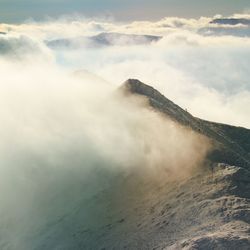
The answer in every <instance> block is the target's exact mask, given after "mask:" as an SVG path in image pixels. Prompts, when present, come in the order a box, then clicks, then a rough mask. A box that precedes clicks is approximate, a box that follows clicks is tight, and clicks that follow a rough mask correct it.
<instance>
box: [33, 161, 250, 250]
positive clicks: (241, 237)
mask: <svg viewBox="0 0 250 250" xmlns="http://www.w3.org/2000/svg"><path fill="white" fill-rule="evenodd" d="M120 180H121V182H119V183H117V184H114V183H113V185H114V186H112V187H111V186H110V187H109V188H108V189H105V190H103V191H102V192H99V193H98V194H96V195H95V196H94V197H91V198H90V199H87V200H84V199H83V200H82V201H79V202H78V203H76V204H74V207H71V209H70V210H69V211H68V212H67V213H64V214H61V215H58V216H57V218H54V219H53V220H52V221H50V222H48V224H47V225H46V226H43V228H41V229H40V230H38V231H37V232H35V233H34V235H32V237H31V239H30V242H29V243H30V244H31V245H29V249H67V250H68V249H155V250H156V249H243V250H244V249H249V246H250V238H249V232H250V226H249V222H250V206H249V194H250V192H249V191H250V183H249V180H250V174H249V172H248V171H246V170H244V169H242V168H238V167H232V166H228V165H223V164H219V165H217V166H216V167H214V168H213V170H212V169H211V167H206V168H202V169H199V170H196V171H195V173H193V174H192V175H191V176H189V177H187V178H185V179H181V180H180V179H178V180H174V181H173V180H171V181H170V180H168V178H167V175H166V176H165V177H164V178H162V179H161V180H160V181H159V182H158V184H156V182H155V181H154V180H150V178H149V179H147V178H145V179H140V178H139V176H136V174H134V175H133V176H127V177H121V179H120Z"/></svg>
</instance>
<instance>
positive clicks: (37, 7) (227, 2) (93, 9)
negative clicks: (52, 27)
mask: <svg viewBox="0 0 250 250" xmlns="http://www.w3.org/2000/svg"><path fill="white" fill-rule="evenodd" d="M249 9H250V1H249V0H237V1H235V0H210V1H207V0H144V1H143V0H126V1H125V0H0V22H2V23H3V22H5V23H6V22H7V23H18V22H22V21H24V20H27V19H28V20H30V19H35V20H41V19H44V18H46V17H58V16H61V15H72V14H78V15H82V16H86V17H93V16H95V17H100V18H104V17H105V18H107V17H110V18H114V19H115V20H117V21H130V20H158V19H160V18H162V17H165V16H181V17H200V16H212V15H216V14H222V15H225V16H226V15H231V14H233V13H239V12H240V13H242V12H248V11H249Z"/></svg>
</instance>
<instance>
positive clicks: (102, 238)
mask: <svg viewBox="0 0 250 250" xmlns="http://www.w3.org/2000/svg"><path fill="white" fill-rule="evenodd" d="M118 92H119V94H120V93H122V95H125V101H126V100H127V101H128V102H130V101H131V99H130V98H129V97H130V96H138V97H139V98H142V99H143V101H144V103H145V105H146V108H147V109H151V110H152V112H157V113H159V114H161V115H163V116H166V117H168V118H170V119H171V120H172V121H173V122H174V123H176V124H178V126H181V127H184V128H186V129H187V130H191V131H192V132H193V133H198V134H201V135H202V136H205V137H207V138H209V140H210V141H211V144H212V145H213V147H212V150H211V152H210V154H209V155H208V156H207V159H206V161H205V162H204V164H203V165H202V166H199V168H198V169H195V170H194V171H193V172H192V174H190V175H188V176H185V177H180V178H171V175H170V174H169V173H164V171H162V172H161V173H159V177H157V179H154V178H153V177H152V178H148V176H146V175H145V178H143V176H144V173H143V172H142V171H138V172H136V171H132V172H129V173H126V174H124V173H123V172H119V171H117V172H116V173H115V174H114V173H113V174H112V175H110V174H109V173H108V172H107V171H104V170H101V169H97V170H96V171H95V172H93V173H92V175H93V176H91V175H89V178H88V179H89V180H87V182H86V181H85V182H79V183H76V185H75V186H74V189H73V190H67V189H66V188H65V190H63V195H64V196H65V197H67V199H68V200H66V201H65V199H63V198H61V197H60V195H61V194H62V192H60V193H58V194H57V193H55V194H51V196H52V197H51V199H50V200H48V204H47V206H46V209H47V210H46V211H44V208H43V209H40V210H39V207H40V204H37V207H35V209H36V210H38V211H39V212H40V216H39V217H40V218H42V220H39V223H38V222H37V223H36V218H32V217H31V218H30V220H31V221H33V220H34V221H35V223H33V226H32V230H30V229H29V230H28V229H26V228H22V230H20V231H21V233H20V231H19V232H18V238H16V237H15V241H10V240H9V239H10V238H11V236H10V235H9V234H7V235H8V237H3V238H1V239H0V244H1V245H0V248H1V249H9V250H15V249H19V250H20V249H21V250H23V249H32V250H33V249H37V250H43V249H44V250H45V249H65V250H70V249H72V250H73V249H90V250H91V249H93V250H96V249H97V250H98V249H100V250H101V249H102V250H104V249H106V250H107V249H117V250H119V249H130V250H137V249H142V250H144V249H150V250H152V249H154V250H160V249H161V250H162V249H165V250H166V249H172V250H173V249H175V250H178V249H202V250H204V249H207V250H210V249H218V250H221V249H225V250H226V249H227V250H230V249H232V250H234V249H242V250H247V249H249V248H250V226H249V223H250V203H249V199H250V171H249V152H250V130H248V129H244V128H238V127H233V126H229V125H224V124H218V123H213V122H209V121H204V120H201V119H199V118H195V117H193V116H192V115H191V114H189V113H188V112H187V111H185V110H183V109H182V108H180V107H179V106H177V105H176V104H174V103H173V102H171V101H170V100H168V99H167V98H166V97H164V96H163V95H162V94H161V93H159V92H158V91H157V90H155V89H154V88H152V87H150V86H148V85H145V84H143V83H142V82H140V81H138V80H133V79H130V80H128V81H126V82H125V84H124V85H123V86H122V87H121V88H120V89H119V91H118ZM121 115H122V114H121ZM121 132H122V131H121ZM104 180H105V183H104V184H103V185H100V184H99V183H98V182H100V181H104ZM95 185H97V187H98V188H94V186H95ZM100 187H101V188H100ZM89 189H91V190H92V192H90V193H89V192H88V190H89ZM93 190H95V192H93ZM43 205H44V204H43ZM58 208H60V209H58ZM36 215H37V213H36ZM20 223H21V222H20ZM21 224H22V223H21ZM2 225H5V224H4V219H3V218H2ZM5 231H8V228H7V227H4V226H2V227H1V231H0V235H5V234H4V232H5ZM27 231H28V232H29V233H27ZM12 234H13V235H14V236H15V235H16V233H15V231H13V230H12Z"/></svg>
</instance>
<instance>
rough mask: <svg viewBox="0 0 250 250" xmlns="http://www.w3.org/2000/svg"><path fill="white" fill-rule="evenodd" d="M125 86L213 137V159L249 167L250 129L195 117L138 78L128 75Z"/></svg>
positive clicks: (162, 110) (156, 106)
mask: <svg viewBox="0 0 250 250" xmlns="http://www.w3.org/2000/svg"><path fill="white" fill-rule="evenodd" d="M122 89H124V90H126V91H127V92H130V93H133V94H137V95H141V96H144V97H146V98H148V100H149V104H150V106H151V107H153V108H154V109H155V110H156V111H158V112H161V113H163V114H165V115H167V116H168V117H169V118H171V119H172V120H174V121H176V122H177V123H179V124H181V125H182V126H185V127H189V128H190V129H192V130H194V131H196V132H198V133H200V134H203V135H205V136H207V137H208V138H210V139H212V141H213V142H214V150H213V151H212V152H211V153H210V155H209V159H210V160H212V161H213V162H217V163H218V162H221V163H227V164H230V165H239V166H242V167H246V168H249V167H250V143H249V142H250V130H249V129H246V128H242V127H235V126H232V125H227V124H221V123H216V122H210V121H206V120H202V119H200V118H196V117H194V116H192V115H191V114H190V113H188V112H187V111H186V110H184V109H182V108H181V107H179V106H178V105H176V104H175V103H174V102H172V101H170V100H169V99H167V98H166V97H165V96H164V95H162V94H161V93H160V92H159V91H158V90H156V89H154V88H153V87H151V86H149V85H146V84H144V83H142V82H141V81H139V80H137V79H128V80H127V81H126V82H125V83H124V84H123V86H122ZM239 131H240V132H241V133H244V137H243V138H240V137H241V136H240V135H238V136H237V134H241V133H240V132H239ZM242 131H243V132H242Z"/></svg>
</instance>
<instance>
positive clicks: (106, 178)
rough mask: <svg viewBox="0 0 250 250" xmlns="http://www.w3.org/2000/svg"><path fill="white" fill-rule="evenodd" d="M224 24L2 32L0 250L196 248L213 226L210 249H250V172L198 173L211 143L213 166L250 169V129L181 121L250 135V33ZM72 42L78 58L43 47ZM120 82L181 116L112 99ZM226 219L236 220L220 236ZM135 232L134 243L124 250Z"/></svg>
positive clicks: (6, 27)
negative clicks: (136, 82)
mask: <svg viewBox="0 0 250 250" xmlns="http://www.w3.org/2000/svg"><path fill="white" fill-rule="evenodd" d="M223 18H224V17H220V16H216V17H201V18H199V19H185V18H176V17H172V18H164V19H161V20H159V21H155V22H152V21H151V22H150V21H144V22H130V23H117V22H114V21H111V20H88V19H86V18H70V17H67V18H61V19H58V20H52V19H50V20H47V21H43V22H33V21H27V22H25V23H22V24H18V25H14V24H0V88H1V91H0V135H1V142H0V155H1V157H0V163H1V164H0V215H1V216H0V218H1V223H0V224H1V227H0V236H1V237H0V238H1V239H0V244H1V245H0V248H1V249H11V250H12V249H18V250H20V249H21V250H22V249H25V250H26V249H44V248H46V249H55V248H62V249H69V248H70V247H74V248H76V249H77V248H83V249H98V248H99V247H100V244H102V245H103V246H104V245H105V244H106V245H107V246H108V247H109V248H111V247H112V246H118V248H119V247H120V246H121V245H122V246H124V247H126V246H128V247H129V246H131V245H129V244H132V247H134V248H135V249H137V248H136V244H137V243H138V244H142V243H144V244H149V245H147V247H149V248H150V247H151V246H152V245H151V244H153V245H154V246H159V248H161V249H162V248H163V247H165V246H166V239H165V236H166V235H167V236H168V237H169V238H168V240H169V241H168V243H167V244H168V245H167V246H170V245H174V244H175V243H176V241H177V240H183V239H185V241H184V242H180V243H178V242H177V243H176V244H184V245H185V244H186V245H194V244H196V243H197V242H199V241H200V238H199V237H200V236H199V235H197V234H193V232H194V231H195V232H203V233H204V232H205V231H206V230H205V229H207V228H208V227H209V228H210V229H211V232H212V233H213V234H212V233H211V234H207V235H206V242H205V243H207V242H209V244H210V243H211V242H212V243H213V242H214V241H215V240H217V241H223V239H224V238H230V237H231V238H230V240H231V239H232V242H235V241H236V242H238V241H241V240H242V244H243V246H244V247H245V245H248V241H247V240H248V239H247V231H246V230H247V225H246V224H247V220H248V214H247V211H248V210H247V209H248V203H247V201H246V198H249V197H248V196H249V192H247V189H242V185H243V184H244V183H246V179H245V178H248V177H247V176H248V175H249V173H248V170H247V169H242V166H239V168H235V167H231V166H228V165H223V164H222V165H216V166H217V168H218V171H216V173H215V174H214V173H213V172H212V173H211V171H210V170H209V168H205V167H206V164H205V162H206V160H207V158H206V157H207V155H208V154H209V153H210V152H211V148H212V147H213V146H214V145H213V141H211V139H215V140H217V141H218V142H219V143H220V144H219V145H221V144H222V145H226V146H227V147H228V148H229V151H219V152H222V156H224V157H225V154H224V153H225V152H227V153H228V152H229V154H230V152H233V153H234V154H231V155H230V157H231V158H232V159H233V160H234V161H231V162H229V161H228V162H226V163H227V164H231V163H238V162H240V163H241V162H244V163H245V162H247V161H248V157H249V156H248V155H249V154H248V148H249V143H248V136H249V130H247V129H243V128H237V129H236V128H233V127H230V126H227V125H218V124H215V123H209V122H205V121H203V122H201V121H200V120H199V119H196V118H195V117H193V116H191V115H190V114H189V113H188V112H187V111H189V112H190V113H191V114H192V115H194V116H199V117H201V118H203V119H206V120H213V121H216V122H223V123H229V124H233V125H236V126H245V127H248V128H249V127H250V109H249V107H250V83H249V67H250V61H249V56H250V37H249V35H248V34H249V33H248V30H249V26H248V24H246V23H245V22H244V23H242V22H241V23H237V24H235V23H233V24H228V23H226V24H225V22H224V21H218V20H223ZM229 18H244V20H249V19H250V18H249V16H248V15H244V16H243V15H241V16H240V17H239V15H238V16H232V17H229ZM214 20H217V21H214ZM230 20H231V19H230ZM242 34H244V35H242ZM78 38H81V39H80V41H78V43H77V45H79V42H80V46H62V47H60V46H57V44H56V43H55V44H54V46H48V41H50V42H53V41H54V42H55V41H69V42H70V43H71V42H72V41H73V42H72V43H73V44H74V41H75V39H78ZM82 38H84V39H82ZM85 38H92V39H93V38H94V43H95V45H96V40H95V39H97V40H98V42H99V45H100V43H101V44H102V46H91V45H93V44H91V43H92V42H93V40H91V39H87V41H86V40H85ZM98 38H100V39H98ZM145 39H146V40H145ZM128 78H139V79H141V80H142V81H143V82H145V83H150V84H152V85H153V87H155V88H157V89H158V90H160V91H161V93H163V94H164V95H165V96H167V97H168V98H170V99H172V100H173V101H175V102H176V103H178V104H179V105H180V106H182V107H183V108H184V110H183V109H181V108H180V107H178V106H177V105H175V104H174V103H172V102H170V101H169V100H167V99H166V98H165V97H164V96H163V95H161V94H160V93H158V92H157V98H153V97H154V95H156V94H155V93H156V92H154V90H153V89H152V88H151V87H147V88H146V94H145V93H143V94H142V96H130V95H129V96H128V95H126V93H125V94H124V93H121V92H120V90H121V88H119V87H120V85H121V84H122V83H123V82H124V80H126V79H128ZM117 89H118V90H117ZM147 96H148V97H152V98H151V99H152V100H153V101H154V104H155V105H154V106H153V107H158V109H159V110H161V107H162V106H164V105H166V106H167V108H165V111H166V113H169V114H171V115H172V117H175V116H176V117H177V118H179V120H178V119H177V120H178V121H182V123H184V124H185V126H182V125H183V124H182V123H181V122H180V123H181V124H182V125H181V124H179V123H178V122H177V123H176V121H173V120H171V119H169V117H166V116H165V115H164V114H162V113H160V112H158V111H159V110H158V111H157V109H155V108H153V107H152V105H151V106H150V105H148V104H149V101H148V99H147V98H146V97H147ZM151 99H150V100H151ZM152 100H151V102H152ZM185 109H186V110H187V111H185ZM163 110H164V109H163ZM178 115H179V116H180V117H178ZM189 123H191V124H189ZM202 124H206V125H207V126H208V127H207V128H209V129H208V130H205V129H204V126H201V125H202ZM186 125H187V126H186ZM194 128H195V129H194ZM203 129H204V131H205V132H206V133H205V132H204V131H203ZM207 131H208V132H209V133H208V132H207ZM232 131H233V132H232ZM234 131H236V132H234ZM239 131H240V132H239ZM201 132H202V133H201ZM203 132H204V133H203ZM238 133H240V134H241V136H240V138H239V137H238V136H239V135H238ZM207 134H209V136H210V137H209V138H208V137H206V135H207ZM211 134H212V136H211ZM225 141H226V142H225ZM242 145H243V146H242ZM230 150H231V151H230ZM247 154H248V155H247ZM235 155H236V156H237V155H240V157H241V158H240V160H241V161H239V159H236V160H238V161H236V160H235V158H237V157H235ZM231 158H230V159H231ZM221 159H224V158H221ZM243 165H244V164H243ZM204 168H205V169H206V171H205V169H204ZM130 177H131V178H130ZM186 180H188V182H186ZM218 183H219V184H218ZM217 184H218V185H217ZM183 187H184V189H182V188H183ZM185 187H186V188H185ZM135 190H136V191H135ZM183 190H184V191H183ZM242 190H244V192H242ZM204 194H206V195H205V196H204ZM224 195H228V197H224ZM235 195H237V197H235ZM163 197H165V198H163ZM166 197H167V198H166ZM179 197H181V199H179ZM202 197H205V199H206V200H204V199H203V198H202ZM193 199H195V201H196V203H195V204H194V202H193ZM182 201H183V202H184V203H185V205H184V207H185V209H184V213H181V210H182V209H183V204H184V203H182ZM168 202H169V203H168ZM177 203H178V204H177ZM145 204H146V205H145ZM196 205H197V206H196ZM200 207H201V208H203V207H205V208H206V209H204V210H202V211H203V213H198V211H200ZM225 207H226V208H228V209H227V210H224V208H225ZM211 211H212V212H211ZM214 211H215V212H214ZM177 214H180V215H181V217H179V216H176V215H177ZM186 215H188V216H186ZM189 215H190V216H189ZM198 215H199V216H198ZM133 216H134V217H133ZM134 218H136V219H134ZM170 218H173V221H170ZM180 218H181V220H180ZM208 218H209V220H205V219H208ZM229 218H230V220H229ZM231 218H238V219H239V220H238V221H237V222H235V221H234V222H233V223H231V224H230V225H229V224H226V226H227V227H226V230H223V227H225V221H227V220H229V221H230V222H231ZM168 221H170V224H168V223H169V222H168ZM180 221H181V222H182V223H183V224H180ZM194 222H195V223H194ZM171 223H172V224H171ZM197 223H198V224H197ZM204 223H205V224H204ZM174 224H176V225H180V226H179V227H174ZM190 225H195V226H194V227H191V226H190ZM197 225H198V226H199V230H198V231H197V230H196V229H197V227H196V226H197ZM182 227H184V228H185V229H186V231H185V232H183V230H182ZM138 228H139V229H138ZM140 228H142V229H143V230H141V229H140ZM204 228H205V229H204ZM233 228H234V229H235V228H236V229H237V230H234V229H233ZM224 229H225V228H224ZM175 230H176V231H175ZM110 232H111V235H112V237H110ZM140 232H143V233H145V234H143V235H142V234H140ZM152 232H153V233H152ZM206 232H207V231H206ZM221 232H223V233H224V234H225V235H224V234H223V235H221ZM134 233H137V235H136V236H137V241H132V242H131V243H129V242H126V241H125V240H124V239H125V238H126V236H127V235H129V236H130V237H131V238H130V239H132V238H133V237H134ZM238 233H239V234H238ZM194 235H195V238H194V239H191V238H190V236H194ZM149 236H151V238H150V237H149ZM237 237H238V238H237ZM239 237H242V238H239ZM145 238H150V239H152V241H151V242H147V241H145ZM97 239H99V240H100V242H101V243H100V242H98V241H97ZM113 239H115V242H114V240H113ZM214 239H215V240H214ZM203 243H204V242H203ZM212 243H211V244H212ZM81 244H86V245H81ZM115 244H116V245H115ZM119 244H121V245H119ZM145 246H146V245H145ZM167 246H166V247H167ZM210 246H211V245H210ZM212 246H213V245H212ZM97 247H98V248H97ZM177 247H178V246H177ZM109 248H108V249H109ZM131 249H133V248H131Z"/></svg>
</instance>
